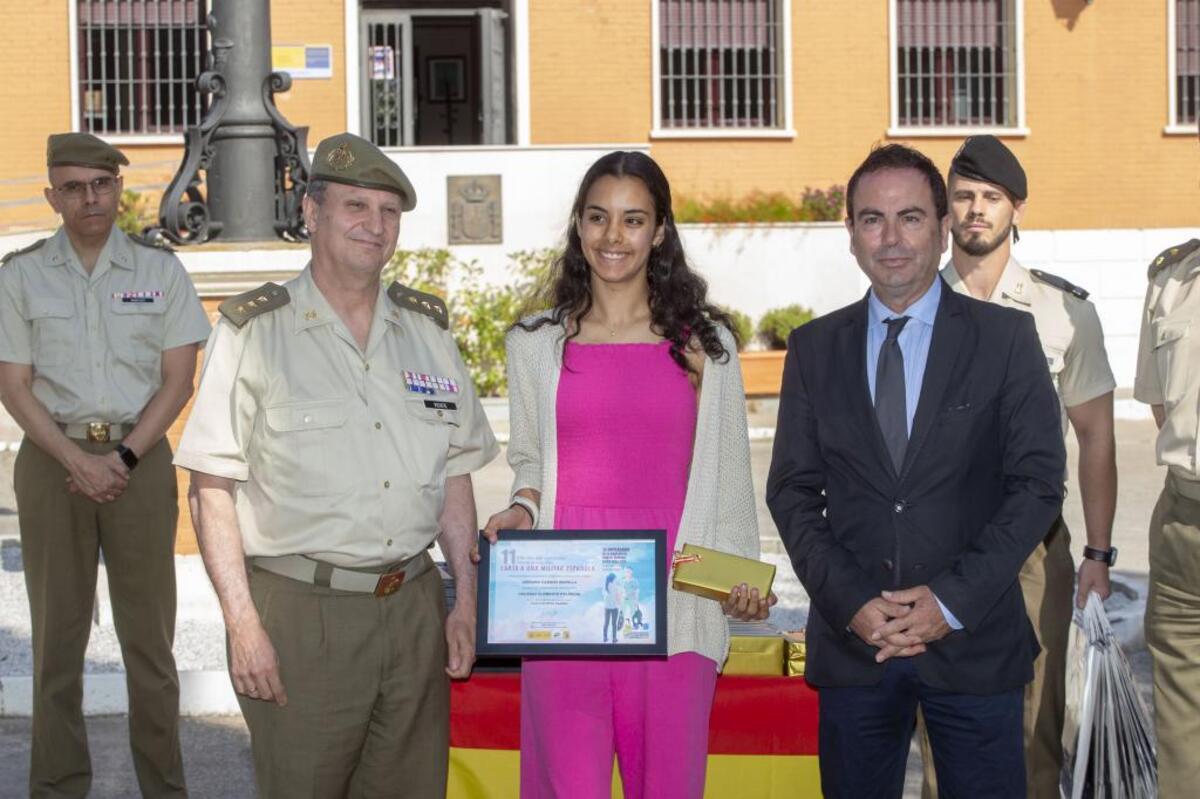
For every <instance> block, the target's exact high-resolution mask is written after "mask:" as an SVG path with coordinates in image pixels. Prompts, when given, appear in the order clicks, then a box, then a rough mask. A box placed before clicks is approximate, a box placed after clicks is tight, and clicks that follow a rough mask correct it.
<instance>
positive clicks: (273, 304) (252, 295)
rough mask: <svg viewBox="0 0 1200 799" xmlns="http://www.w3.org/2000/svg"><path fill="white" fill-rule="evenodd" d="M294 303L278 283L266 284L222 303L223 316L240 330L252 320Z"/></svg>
mask: <svg viewBox="0 0 1200 799" xmlns="http://www.w3.org/2000/svg"><path fill="white" fill-rule="evenodd" d="M291 301H292V298H291V296H290V295H289V294H288V290H287V289H285V288H284V287H283V286H280V285H278V284H276V283H264V284H262V285H261V286H259V287H258V288H256V289H253V290H252V291H247V292H244V293H242V294H239V295H237V296H236V297H230V298H229V299H227V300H225V302H223V303H221V305H220V310H221V315H222V316H224V317H225V318H226V319H228V320H229V322H230V324H232V325H233V326H234V327H236V328H238V329H239V330H240V329H241V328H242V327H243V326H244V325H245V324H246V323H247V322H249V321H250V320H251V319H253V318H254V317H256V316H259V315H260V314H264V313H266V312H267V311H274V310H276V309H277V308H282V307H283V306H285V305H287V304H288V303H289V302H291Z"/></svg>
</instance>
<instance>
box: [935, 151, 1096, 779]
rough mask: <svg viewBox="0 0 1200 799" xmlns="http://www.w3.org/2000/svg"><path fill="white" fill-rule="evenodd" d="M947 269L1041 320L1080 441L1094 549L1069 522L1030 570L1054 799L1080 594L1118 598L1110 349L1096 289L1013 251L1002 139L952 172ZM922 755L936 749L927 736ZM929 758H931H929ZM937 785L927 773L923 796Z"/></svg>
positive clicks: (1035, 695) (1026, 571)
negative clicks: (1074, 536)
mask: <svg viewBox="0 0 1200 799" xmlns="http://www.w3.org/2000/svg"><path fill="white" fill-rule="evenodd" d="M949 192H950V219H951V227H950V232H951V236H952V239H953V247H952V250H951V257H950V262H949V263H947V264H946V265H945V266H944V267H943V268H942V277H943V278H945V280H946V283H947V284H948V285H949V286H950V287H951V288H953V289H954V290H955V291H958V292H961V293H964V294H969V295H971V296H973V297H976V298H978V299H982V300H988V301H990V302H994V303H997V304H999V305H1004V306H1007V307H1009V308H1016V309H1017V310H1021V311H1027V312H1029V313H1031V314H1032V315H1033V318H1034V321H1035V322H1036V324H1037V332H1038V338H1039V339H1040V340H1041V345H1042V351H1043V353H1044V354H1045V356H1046V364H1047V365H1048V366H1049V367H1050V374H1051V376H1052V377H1053V378H1054V385H1055V388H1056V389H1057V390H1058V398H1059V404H1060V407H1061V409H1062V423H1063V431H1064V433H1065V431H1066V427H1067V424H1068V422H1069V423H1070V426H1071V427H1073V428H1074V429H1075V438H1076V440H1077V441H1078V443H1079V489H1080V496H1081V498H1082V500H1083V517H1084V524H1085V526H1086V528H1087V546H1085V547H1083V550H1082V552H1083V557H1082V559H1081V561H1080V565H1079V589H1078V591H1077V592H1074V596H1072V594H1073V590H1072V589H1073V585H1074V576H1075V566H1074V562H1073V560H1072V558H1071V551H1070V534H1069V532H1068V530H1067V526H1066V524H1065V523H1064V522H1063V520H1062V517H1059V518H1058V520H1057V521H1055V523H1054V525H1053V526H1052V527H1051V528H1050V530H1049V531H1047V533H1046V536H1045V538H1044V539H1043V540H1042V543H1041V544H1039V545H1038V547H1037V548H1036V549H1035V550H1034V551H1033V554H1032V555H1030V556H1029V559H1028V560H1027V561H1026V562H1025V565H1024V566H1023V567H1022V568H1021V575H1020V581H1021V593H1022V595H1023V596H1024V599H1025V609H1026V611H1027V612H1028V614H1029V619H1030V621H1031V622H1032V623H1033V628H1034V630H1035V631H1036V632H1037V637H1038V642H1039V643H1040V644H1041V647H1042V652H1041V654H1040V655H1039V656H1038V658H1037V660H1036V661H1035V662H1034V677H1033V681H1032V682H1030V683H1029V684H1028V685H1027V686H1026V688H1025V711H1024V714H1025V771H1026V779H1027V787H1028V791H1029V795H1030V796H1034V797H1057V796H1058V795H1059V787H1058V781H1059V772H1060V770H1061V767H1062V727H1063V714H1064V711H1065V693H1066V686H1065V680H1066V654H1067V640H1068V636H1069V633H1070V626H1071V613H1072V604H1073V603H1072V599H1074V604H1076V605H1078V606H1079V607H1083V604H1084V601H1085V600H1086V598H1087V594H1088V592H1089V591H1095V592H1096V593H1098V594H1099V595H1100V596H1101V598H1106V597H1107V596H1108V594H1109V581H1108V570H1109V567H1110V566H1112V565H1113V564H1114V563H1115V562H1116V554H1117V551H1116V548H1115V547H1112V546H1111V541H1112V522H1113V513H1114V511H1115V509H1116V501H1117V464H1116V445H1115V441H1114V438H1113V389H1114V388H1116V380H1114V379H1113V374H1112V370H1111V369H1110V368H1109V365H1108V356H1107V355H1106V354H1105V351H1104V333H1103V331H1102V330H1101V328H1100V318H1099V316H1098V315H1097V314H1096V308H1095V306H1094V305H1092V303H1091V302H1089V301H1088V299H1087V297H1088V294H1087V292H1086V291H1084V290H1083V289H1081V288H1078V287H1077V286H1073V285H1071V284H1070V283H1068V282H1067V281H1065V280H1063V279H1062V278H1060V277H1057V276H1055V275H1050V274H1047V273H1045V272H1040V271H1038V270H1036V269H1026V268H1025V267H1023V266H1021V264H1020V263H1019V262H1018V261H1017V259H1016V258H1015V257H1013V255H1012V244H1013V242H1014V241H1015V240H1016V239H1017V238H1018V236H1017V224H1018V223H1019V222H1020V220H1021V214H1022V213H1023V212H1024V210H1025V201H1026V198H1027V197H1028V184H1027V181H1026V177H1025V170H1024V169H1023V168H1022V167H1021V164H1020V162H1019V161H1018V160H1017V158H1016V156H1015V155H1013V153H1012V151H1010V150H1009V149H1008V148H1007V147H1006V146H1004V144H1003V143H1002V142H1001V141H1000V140H999V139H997V138H996V137H994V136H972V137H970V138H968V139H967V140H966V141H965V142H964V143H963V145H962V147H961V148H960V149H959V151H958V154H957V155H956V156H955V157H954V160H953V162H952V163H951V165H950V178H949ZM922 742H923V751H927V744H926V743H925V738H924V736H923V737H922ZM929 760H930V758H928V757H927V758H926V763H928V762H929ZM935 786H936V779H935V775H934V772H933V769H932V768H931V767H930V766H926V768H925V788H924V795H925V796H932V795H933V794H934V793H935Z"/></svg>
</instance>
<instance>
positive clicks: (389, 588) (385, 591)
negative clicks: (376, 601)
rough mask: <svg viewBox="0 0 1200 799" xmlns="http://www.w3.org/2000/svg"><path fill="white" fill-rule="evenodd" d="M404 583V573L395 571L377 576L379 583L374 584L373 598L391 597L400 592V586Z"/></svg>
mask: <svg viewBox="0 0 1200 799" xmlns="http://www.w3.org/2000/svg"><path fill="white" fill-rule="evenodd" d="M403 583H404V572H403V571H397V572H391V573H389V574H381V575H379V582H377V583H376V584H375V596H377V597H380V598H382V597H385V596H391V595H392V594H394V593H396V592H397V591H399V590H400V586H401V585H402V584H403Z"/></svg>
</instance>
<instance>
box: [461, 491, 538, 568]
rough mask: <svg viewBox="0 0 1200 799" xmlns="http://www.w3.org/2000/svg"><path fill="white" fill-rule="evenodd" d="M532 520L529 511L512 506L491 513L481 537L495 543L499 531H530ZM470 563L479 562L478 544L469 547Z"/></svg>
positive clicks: (518, 506)
mask: <svg viewBox="0 0 1200 799" xmlns="http://www.w3.org/2000/svg"><path fill="white" fill-rule="evenodd" d="M532 529H533V519H531V518H529V511H527V510H525V509H524V508H522V507H521V506H520V505H512V506H510V507H507V508H505V509H504V510H502V511H500V512H499V513H493V514H492V518H490V519H488V520H487V524H485V525H484V526H483V537H484V538H486V539H487V540H488V541H489V542H490V543H493V544H494V543H496V540H497V538H498V536H499V533H500V531H501V530H532ZM471 562H472V563H478V562H479V544H476V545H475V546H473V547H471Z"/></svg>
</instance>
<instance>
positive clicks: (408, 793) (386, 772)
mask: <svg viewBox="0 0 1200 799" xmlns="http://www.w3.org/2000/svg"><path fill="white" fill-rule="evenodd" d="M422 557H428V556H427V555H423V556H422ZM250 592H251V595H252V596H253V599H254V605H255V607H256V608H257V609H258V614H259V616H260V618H261V619H262V623H263V627H264V628H265V629H266V631H267V635H268V636H270V638H271V643H272V645H273V646H274V647H275V653H276V655H277V656H278V658H279V676H280V679H281V680H282V682H283V687H284V690H285V691H286V692H287V705H285V706H284V707H280V706H278V705H276V704H275V703H273V702H265V701H262V700H258V699H250V698H249V697H247V696H243V695H238V702H239V703H240V705H241V707H242V715H243V716H244V717H245V719H246V726H247V727H249V729H250V742H251V749H252V751H253V757H254V771H255V780H256V782H257V783H258V791H259V795H260V796H261V797H262V799H335V798H336V799H341V797H364V798H365V797H370V799H388V798H389V797H406V798H407V797H412V799H435V798H436V799H442V797H444V796H445V795H446V775H447V768H448V762H449V754H450V682H449V677H448V676H447V675H446V670H445V669H446V654H447V652H446V635H445V617H446V604H445V592H444V589H443V587H442V578H441V575H440V574H439V572H438V570H437V569H435V568H432V567H431V568H429V569H427V570H426V571H425V572H424V573H423V574H421V575H420V576H419V577H417V578H415V579H414V580H412V582H411V583H410V582H407V581H406V582H405V583H404V584H402V585H401V586H400V588H399V590H398V591H396V592H395V593H394V594H391V595H390V596H386V597H376V596H375V595H374V594H364V593H357V592H350V591H339V590H337V589H334V588H325V587H321V586H316V585H311V584H308V583H303V582H299V581H297V580H293V579H291V578H288V577H282V576H279V575H276V574H272V573H270V572H266V571H262V570H259V569H252V570H251V573H250Z"/></svg>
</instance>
